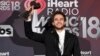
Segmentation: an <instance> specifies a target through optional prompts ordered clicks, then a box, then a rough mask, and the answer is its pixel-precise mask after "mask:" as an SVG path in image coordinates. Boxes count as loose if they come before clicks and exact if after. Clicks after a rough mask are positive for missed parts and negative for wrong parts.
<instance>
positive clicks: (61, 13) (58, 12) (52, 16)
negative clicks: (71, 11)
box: [51, 11, 66, 22]
mask: <svg viewBox="0 0 100 56" xmlns="http://www.w3.org/2000/svg"><path fill="white" fill-rule="evenodd" d="M57 14H60V15H62V16H63V17H64V21H66V16H65V14H64V13H63V12H61V11H55V12H54V13H53V14H52V15H51V22H53V21H54V17H55V15H57Z"/></svg>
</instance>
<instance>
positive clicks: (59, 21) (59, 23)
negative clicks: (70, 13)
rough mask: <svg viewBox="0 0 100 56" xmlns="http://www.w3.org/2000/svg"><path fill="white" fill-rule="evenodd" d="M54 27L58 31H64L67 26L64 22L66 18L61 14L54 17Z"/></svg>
mask: <svg viewBox="0 0 100 56" xmlns="http://www.w3.org/2000/svg"><path fill="white" fill-rule="evenodd" d="M52 25H53V26H54V27H55V28H56V29H63V28H64V26H65V21H64V17H63V16H62V15H61V14H56V15H55V16H54V20H53V22H52Z"/></svg>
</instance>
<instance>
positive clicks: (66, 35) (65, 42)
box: [63, 31, 69, 52]
mask: <svg viewBox="0 0 100 56" xmlns="http://www.w3.org/2000/svg"><path fill="white" fill-rule="evenodd" d="M68 39H69V33H68V32H67V31H66V32H65V40H64V50H63V51H64V52H65V48H67V46H68V43H69V41H68Z"/></svg>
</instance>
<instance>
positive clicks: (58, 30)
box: [55, 28, 65, 32]
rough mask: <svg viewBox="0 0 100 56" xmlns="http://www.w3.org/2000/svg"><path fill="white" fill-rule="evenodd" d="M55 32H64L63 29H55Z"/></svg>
mask: <svg viewBox="0 0 100 56" xmlns="http://www.w3.org/2000/svg"><path fill="white" fill-rule="evenodd" d="M55 30H56V31H57V32H62V31H63V30H65V28H62V29H55Z"/></svg>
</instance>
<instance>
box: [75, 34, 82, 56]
mask: <svg viewBox="0 0 100 56" xmlns="http://www.w3.org/2000/svg"><path fill="white" fill-rule="evenodd" d="M74 37H75V41H74V47H73V50H74V51H73V56H81V54H80V46H79V41H78V38H77V37H76V36H75V35H74Z"/></svg>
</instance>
